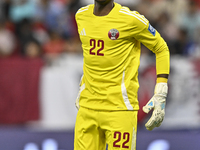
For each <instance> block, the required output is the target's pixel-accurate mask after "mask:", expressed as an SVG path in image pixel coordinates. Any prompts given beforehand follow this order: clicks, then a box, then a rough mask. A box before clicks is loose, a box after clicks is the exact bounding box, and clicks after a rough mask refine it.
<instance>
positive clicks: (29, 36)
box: [16, 19, 36, 55]
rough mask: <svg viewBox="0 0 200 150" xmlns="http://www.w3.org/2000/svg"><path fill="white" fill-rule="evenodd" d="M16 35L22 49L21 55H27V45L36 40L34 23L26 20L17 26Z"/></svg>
mask: <svg viewBox="0 0 200 150" xmlns="http://www.w3.org/2000/svg"><path fill="white" fill-rule="evenodd" d="M16 35H17V37H18V43H19V47H20V54H22V55H24V54H25V52H24V51H25V50H24V48H25V45H26V44H27V43H28V42H29V41H32V40H36V39H35V37H34V36H33V23H32V21H31V20H28V19H24V20H22V21H21V22H19V23H18V24H17V25H16Z"/></svg>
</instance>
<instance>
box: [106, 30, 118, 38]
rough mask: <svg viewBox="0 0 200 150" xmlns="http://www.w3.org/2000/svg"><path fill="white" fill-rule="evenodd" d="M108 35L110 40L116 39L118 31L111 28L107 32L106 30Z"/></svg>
mask: <svg viewBox="0 0 200 150" xmlns="http://www.w3.org/2000/svg"><path fill="white" fill-rule="evenodd" d="M108 37H109V38H110V39H111V40H116V39H118V37H119V31H118V30H117V29H111V30H110V31H109V32H108Z"/></svg>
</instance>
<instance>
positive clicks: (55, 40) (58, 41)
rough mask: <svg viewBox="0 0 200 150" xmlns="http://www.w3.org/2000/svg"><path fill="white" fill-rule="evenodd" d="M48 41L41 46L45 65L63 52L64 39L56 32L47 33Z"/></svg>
mask: <svg viewBox="0 0 200 150" xmlns="http://www.w3.org/2000/svg"><path fill="white" fill-rule="evenodd" d="M49 35H50V39H49V41H47V42H46V43H45V44H44V45H43V50H44V55H45V58H46V60H47V63H48V62H49V63H51V62H52V61H53V60H55V59H57V58H58V57H59V56H60V54H61V53H63V52H64V46H65V42H64V39H63V38H62V37H61V35H60V34H59V33H58V32H57V31H50V32H49Z"/></svg>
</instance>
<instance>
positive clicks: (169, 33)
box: [155, 12, 180, 54]
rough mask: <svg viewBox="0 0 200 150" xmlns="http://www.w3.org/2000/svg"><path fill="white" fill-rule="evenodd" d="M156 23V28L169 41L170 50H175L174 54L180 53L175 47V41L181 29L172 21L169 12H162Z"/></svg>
mask: <svg viewBox="0 0 200 150" xmlns="http://www.w3.org/2000/svg"><path fill="white" fill-rule="evenodd" d="M155 23H156V24H155V28H156V29H157V30H158V32H159V33H160V34H161V36H162V37H163V38H164V39H165V41H166V42H167V45H168V46H169V49H170V52H173V54H177V53H179V54H180V52H178V51H177V50H176V48H175V41H177V38H178V30H179V29H178V27H177V26H176V25H175V24H174V23H173V22H172V20H171V18H170V16H169V14H168V13H167V12H163V13H161V14H160V16H158V18H157V19H156V20H155Z"/></svg>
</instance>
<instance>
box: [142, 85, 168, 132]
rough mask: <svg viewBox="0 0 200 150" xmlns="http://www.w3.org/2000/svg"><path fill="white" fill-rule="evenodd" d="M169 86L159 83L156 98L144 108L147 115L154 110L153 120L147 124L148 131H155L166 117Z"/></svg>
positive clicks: (155, 91)
mask: <svg viewBox="0 0 200 150" xmlns="http://www.w3.org/2000/svg"><path fill="white" fill-rule="evenodd" d="M167 91H168V86H167V83H157V84H156V87H155V90H154V96H153V97H152V98H151V99H150V100H149V102H148V103H147V104H146V105H145V106H144V107H143V111H144V112H145V113H149V111H150V110H151V109H154V110H153V113H152V116H151V118H150V119H149V120H148V122H147V123H146V124H145V127H146V129H147V130H150V131H151V130H153V129H154V128H155V127H159V126H160V125H161V123H162V121H163V119H164V116H165V101H166V97H167Z"/></svg>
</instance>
